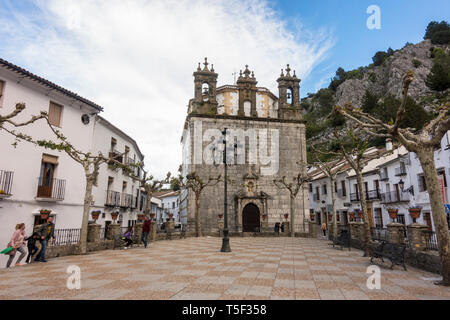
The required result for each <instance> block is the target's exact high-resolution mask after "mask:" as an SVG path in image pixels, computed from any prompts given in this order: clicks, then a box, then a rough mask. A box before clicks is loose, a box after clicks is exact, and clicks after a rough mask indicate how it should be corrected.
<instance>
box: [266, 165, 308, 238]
mask: <svg viewBox="0 0 450 320" xmlns="http://www.w3.org/2000/svg"><path fill="white" fill-rule="evenodd" d="M297 164H299V165H300V172H299V173H298V174H297V175H295V176H293V177H289V178H286V176H283V177H282V178H281V179H274V180H273V183H274V184H275V186H276V187H277V188H278V189H286V190H288V191H289V211H290V213H289V214H290V216H291V221H290V224H291V237H294V236H295V230H294V223H295V219H294V213H295V198H296V197H297V194H298V193H299V192H300V190H301V188H302V187H303V186H304V184H305V183H306V182H308V181H309V180H310V177H309V176H308V174H307V169H306V165H305V164H304V163H303V162H297Z"/></svg>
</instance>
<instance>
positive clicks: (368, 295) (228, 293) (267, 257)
mask: <svg viewBox="0 0 450 320" xmlns="http://www.w3.org/2000/svg"><path fill="white" fill-rule="evenodd" d="M230 243H231V248H232V252H231V253H221V252H219V250H220V247H221V239H219V238H214V237H204V238H188V239H182V240H172V241H169V240H167V241H157V242H153V243H151V245H150V246H149V247H148V248H147V249H144V248H143V247H136V248H133V249H128V250H108V251H101V252H97V253H93V254H89V255H85V256H68V257H62V258H56V259H51V260H49V262H48V263H45V264H44V263H35V264H31V265H26V266H22V267H12V268H10V269H1V270H0V299H3V300H4V299H27V300H28V299H83V300H92V299H93V300H97V299H101V300H104V299H106V300H110V299H118V300H124V299H132V300H143V299H144V300H161V299H162V300H168V299H181V300H198V299H202V300H203V299H205V300H209V299H212V300H216V299H229V300H259V299H264V300H269V299H272V300H283V299H289V300H292V299H298V300H302V299H308V300H309V299H326V300H330V299H331V300H337V299H347V300H356V299H364V300H368V299H372V300H383V299H389V300H410V299H445V300H450V288H449V287H440V286H435V285H434V284H433V280H436V278H439V276H438V275H436V274H432V273H428V272H425V271H421V270H418V269H414V268H412V267H410V266H407V267H408V271H404V270H403V268H401V267H398V266H395V267H394V270H390V269H389V266H390V264H389V263H388V262H385V263H382V262H381V261H378V260H377V261H376V264H377V265H379V266H380V268H381V276H382V278H381V290H369V289H368V288H367V287H366V281H367V278H368V276H369V274H367V273H366V268H367V267H368V266H369V265H370V262H369V260H370V259H368V258H365V257H362V251H360V250H356V249H351V251H348V249H345V250H343V251H342V250H340V249H334V248H332V246H330V245H328V243H329V242H328V241H326V240H321V239H305V238H231V240H230ZM70 265H78V266H79V267H80V268H81V289H80V290H69V289H67V287H66V282H67V279H68V277H69V274H68V273H66V270H67V267H68V266H70Z"/></svg>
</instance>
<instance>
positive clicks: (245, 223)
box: [242, 203, 260, 232]
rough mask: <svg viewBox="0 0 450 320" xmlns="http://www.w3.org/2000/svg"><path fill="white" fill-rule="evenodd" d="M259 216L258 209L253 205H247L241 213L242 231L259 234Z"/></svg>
mask: <svg viewBox="0 0 450 320" xmlns="http://www.w3.org/2000/svg"><path fill="white" fill-rule="evenodd" d="M259 229H260V215H259V208H258V206H256V205H255V204H253V203H249V204H248V205H246V206H245V207H244V210H243V211H242V231H243V232H259Z"/></svg>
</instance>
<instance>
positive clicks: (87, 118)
mask: <svg viewBox="0 0 450 320" xmlns="http://www.w3.org/2000/svg"><path fill="white" fill-rule="evenodd" d="M90 121H91V119H90V118H89V115H87V114H83V115H82V116H81V122H83V124H85V125H88V124H89V122H90Z"/></svg>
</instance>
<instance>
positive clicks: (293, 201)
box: [290, 193, 295, 237]
mask: <svg viewBox="0 0 450 320" xmlns="http://www.w3.org/2000/svg"><path fill="white" fill-rule="evenodd" d="M294 205H295V195H293V194H292V193H291V197H290V215H291V237H294V236H295V230H294V221H295V220H294V212H295V210H294Z"/></svg>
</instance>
